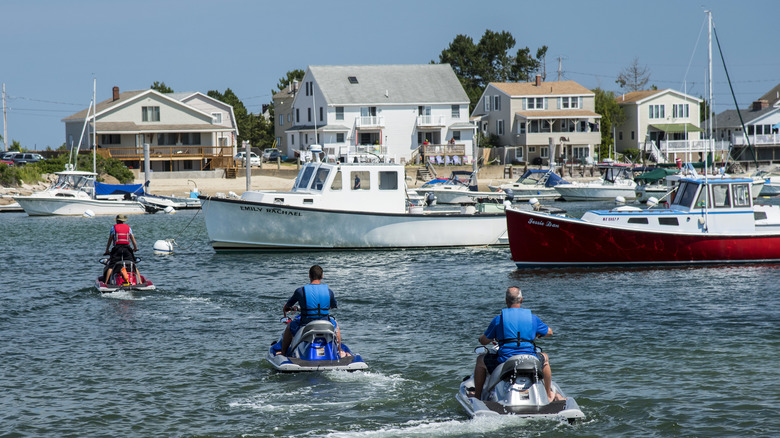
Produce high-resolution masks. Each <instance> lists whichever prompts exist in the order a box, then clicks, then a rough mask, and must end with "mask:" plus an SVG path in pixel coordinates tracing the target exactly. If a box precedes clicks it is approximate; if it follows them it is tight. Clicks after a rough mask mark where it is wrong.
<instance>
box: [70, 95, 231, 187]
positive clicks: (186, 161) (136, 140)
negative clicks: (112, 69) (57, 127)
mask: <svg viewBox="0 0 780 438" xmlns="http://www.w3.org/2000/svg"><path fill="white" fill-rule="evenodd" d="M95 112H96V115H95V119H96V121H95V125H96V126H95V128H94V129H95V133H96V137H97V147H98V152H99V153H100V154H101V155H105V156H110V157H112V158H116V159H119V160H122V161H123V162H124V163H125V164H126V165H127V166H128V167H130V168H139V169H140V168H142V164H143V159H144V153H143V145H144V144H149V145H150V161H151V169H152V170H154V171H157V172H160V171H179V170H205V169H214V168H217V167H226V166H227V165H229V164H230V163H231V161H230V160H232V157H233V155H234V154H235V151H234V149H235V147H236V140H237V137H238V127H237V125H236V120H235V116H234V115H233V107H232V106H231V105H227V104H225V103H223V102H220V101H218V100H216V99H213V98H211V97H209V96H207V95H205V94H203V93H199V92H192V93H170V94H163V93H160V92H158V91H156V90H151V89H149V90H138V91H126V92H123V93H120V92H119V87H113V90H112V97H111V99H108V100H105V101H103V102H100V103H98V104H97V105H96V111H95ZM85 119H87V120H88V121H89V124H88V125H87V127H86V129H85ZM91 119H92V113H91V111H89V109H85V110H83V111H80V112H78V113H76V114H73V115H71V116H70V117H67V118H65V119H63V122H65V141H66V144H67V145H68V146H71V147H73V146H76V145H78V146H79V147H80V148H81V149H90V148H91V147H92V135H91V129H92V127H91ZM82 132H83V134H82ZM79 141H81V143H80V144H79Z"/></svg>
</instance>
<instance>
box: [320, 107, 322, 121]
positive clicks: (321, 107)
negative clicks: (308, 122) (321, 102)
mask: <svg viewBox="0 0 780 438" xmlns="http://www.w3.org/2000/svg"><path fill="white" fill-rule="evenodd" d="M321 121H322V107H320V122H321Z"/></svg>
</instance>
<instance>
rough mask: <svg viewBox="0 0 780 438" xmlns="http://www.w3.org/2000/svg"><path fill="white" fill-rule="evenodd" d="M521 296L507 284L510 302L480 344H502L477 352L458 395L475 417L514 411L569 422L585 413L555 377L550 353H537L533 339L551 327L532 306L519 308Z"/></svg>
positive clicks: (547, 334) (514, 412)
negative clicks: (567, 395)
mask: <svg viewBox="0 0 780 438" xmlns="http://www.w3.org/2000/svg"><path fill="white" fill-rule="evenodd" d="M522 302H523V295H522V292H520V289H519V288H517V287H510V288H508V289H507V291H506V305H507V308H506V309H503V310H502V311H501V314H500V315H498V316H496V317H495V318H493V321H492V322H491V323H490V326H489V327H488V329H487V330H486V331H485V333H484V334H483V335H482V336H481V337H480V339H479V341H480V343H481V344H482V345H488V344H491V343H493V344H498V346H497V347H496V346H494V345H493V346H492V347H493V348H492V350H493V351H492V353H488V354H483V355H481V356H479V358H477V365H476V367H475V368H474V374H473V375H471V376H470V377H467V378H465V379H464V380H463V382H462V383H461V385H460V388H459V390H458V394H457V395H456V396H455V398H456V399H457V400H458V402H459V403H460V404H461V405H462V406H463V407H464V408H465V409H466V412H467V413H468V414H469V415H470V416H472V417H474V416H477V415H502V414H515V415H521V416H524V417H529V418H537V417H542V418H559V419H565V420H568V421H569V422H570V423H573V422H575V421H577V420H581V419H583V418H585V415H584V414H583V413H582V411H581V410H580V408H579V406H578V405H577V402H576V401H574V399H573V398H570V397H569V398H567V397H566V395H565V394H564V393H563V391H562V390H561V388H560V387H559V386H558V385H557V384H555V383H554V382H553V381H552V376H551V371H550V366H549V358H548V356H547V355H546V354H545V353H541V352H539V353H537V351H536V350H537V347H536V345H535V344H534V343H533V340H534V339H535V338H537V337H543V336H551V335H552V329H550V328H549V327H548V326H547V325H546V324H544V323H543V322H542V321H541V320H540V319H539V318H538V317H537V316H536V315H534V314H532V313H531V311H530V310H526V309H521V308H520V306H521V304H522Z"/></svg>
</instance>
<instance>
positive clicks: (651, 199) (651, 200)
mask: <svg viewBox="0 0 780 438" xmlns="http://www.w3.org/2000/svg"><path fill="white" fill-rule="evenodd" d="M656 205H658V198H656V197H655V196H651V197H649V198H647V208H653V207H655V206H656Z"/></svg>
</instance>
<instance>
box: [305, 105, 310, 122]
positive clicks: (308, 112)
mask: <svg viewBox="0 0 780 438" xmlns="http://www.w3.org/2000/svg"><path fill="white" fill-rule="evenodd" d="M306 113H307V114H308V116H309V121H310V122H311V108H306Z"/></svg>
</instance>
